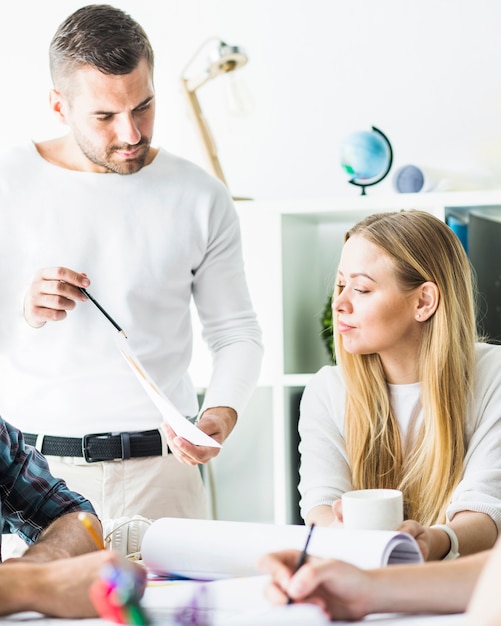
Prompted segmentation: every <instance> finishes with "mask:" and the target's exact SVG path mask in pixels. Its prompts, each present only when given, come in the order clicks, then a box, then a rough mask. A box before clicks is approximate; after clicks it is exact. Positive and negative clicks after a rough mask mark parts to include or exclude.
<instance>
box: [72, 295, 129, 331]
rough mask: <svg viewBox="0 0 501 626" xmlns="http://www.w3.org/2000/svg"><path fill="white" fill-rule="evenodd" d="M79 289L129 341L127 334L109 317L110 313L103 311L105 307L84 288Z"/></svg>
mask: <svg viewBox="0 0 501 626" xmlns="http://www.w3.org/2000/svg"><path fill="white" fill-rule="evenodd" d="M79 289H80V291H81V292H82V293H83V294H84V296H87V298H89V300H90V301H91V302H92V303H93V304H95V305H96V306H97V308H98V309H99V310H100V311H101V313H102V314H103V315H104V316H105V317H106V319H107V320H108V321H110V322H111V323H112V324H113V326H114V327H115V328H116V329H117V330H118V332H119V333H120V334H121V335H123V336H124V337H125V338H126V339H127V335H126V334H125V331H124V330H123V329H122V328H120V326H119V325H118V324H117V323H116V322H115V320H114V319H113V318H112V317H111V315H109V313H107V312H106V311H105V310H104V309H103V307H102V306H101V305H100V304H99V302H98V301H97V300H96V299H95V298H93V297H92V296H91V295H90V293H89V292H88V291H86V290H85V289H84V288H83V287H79Z"/></svg>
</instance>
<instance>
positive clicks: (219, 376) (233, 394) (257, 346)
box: [193, 190, 263, 414]
mask: <svg viewBox="0 0 501 626" xmlns="http://www.w3.org/2000/svg"><path fill="white" fill-rule="evenodd" d="M217 202H218V204H219V206H218V207H217V208H218V210H217V211H216V210H213V211H212V213H211V218H210V221H209V233H208V240H209V243H208V247H207V251H206V253H205V256H204V259H203V261H202V263H201V264H200V266H199V267H198V268H197V269H196V271H195V274H194V280H193V296H194V300H195V304H196V307H197V310H198V314H199V317H200V321H201V323H202V327H203V337H204V339H205V340H206V342H207V344H208V347H209V349H210V351H211V354H212V359H213V369H212V376H211V379H210V383H209V386H208V388H207V391H206V393H205V397H204V402H203V406H202V411H203V410H205V409H206V408H210V407H215V406H229V407H231V408H233V409H235V410H236V412H237V414H240V413H242V411H243V410H244V408H245V406H246V405H247V403H248V401H249V398H250V396H251V394H252V392H253V390H254V388H255V385H256V382H257V379H258V375H259V370H260V366H261V359H262V353H263V348H262V343H261V329H260V326H259V324H258V321H257V319H256V314H255V312H254V310H253V307H252V304H251V300H250V296H249V292H248V288H247V281H246V277H245V273H244V263H243V258H242V247H241V237H240V225H239V221H238V216H237V213H236V211H235V208H234V207H233V204H232V202H231V198H230V197H229V194H227V192H226V190H225V193H220V195H219V196H218V197H217Z"/></svg>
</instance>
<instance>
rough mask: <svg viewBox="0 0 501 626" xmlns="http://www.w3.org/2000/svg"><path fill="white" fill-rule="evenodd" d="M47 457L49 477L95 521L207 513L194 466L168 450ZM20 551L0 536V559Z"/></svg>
mask: <svg viewBox="0 0 501 626" xmlns="http://www.w3.org/2000/svg"><path fill="white" fill-rule="evenodd" d="M47 461H48V463H49V466H50V470H51V472H52V474H53V475H54V476H57V477H58V478H63V479H64V480H65V481H66V484H67V485H68V487H69V488H70V489H72V490H73V491H76V492H78V493H80V494H82V495H83V496H85V497H86V498H87V499H88V500H90V501H91V502H92V504H93V506H94V508H95V509H96V512H97V514H98V516H99V517H100V519H101V520H109V519H116V518H121V517H132V516H134V515H142V516H143V517H146V518H148V519H158V518H160V517H189V518H197V519H203V518H207V517H208V510H207V509H208V507H207V498H206V491H205V488H204V484H203V481H202V476H201V474H200V470H199V468H198V467H196V466H195V467H192V466H190V465H183V464H182V463H179V461H177V460H176V458H175V457H174V455H172V454H165V456H155V457H145V458H138V459H128V460H126V461H122V460H116V461H106V462H102V463H86V462H85V461H84V460H83V459H81V458H74V457H52V456H48V457H47ZM25 549H26V545H25V543H24V542H23V541H22V540H21V539H19V538H18V537H17V536H16V535H3V536H2V559H3V560H5V559H7V558H9V557H12V556H20V555H21V554H22V553H23V552H24V550H25Z"/></svg>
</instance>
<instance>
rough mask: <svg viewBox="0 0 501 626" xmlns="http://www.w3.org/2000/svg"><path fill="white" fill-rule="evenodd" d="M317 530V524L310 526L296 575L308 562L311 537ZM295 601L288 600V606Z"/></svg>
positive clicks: (297, 564)
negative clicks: (315, 529)
mask: <svg viewBox="0 0 501 626" xmlns="http://www.w3.org/2000/svg"><path fill="white" fill-rule="evenodd" d="M314 528H315V524H312V525H311V526H310V532H309V533H308V537H306V543H305V544H304V548H303V551H302V552H301V555H300V557H299V559H298V562H297V563H296V568H295V569H294V574H295V573H296V572H297V571H298V569H299V568H300V567H303V565H304V563H305V561H306V557H307V556H308V553H307V550H308V545H309V543H310V539H311V535H312V533H313V529H314ZM292 603H293V600H292V598H289V599H288V600H287V604H292Z"/></svg>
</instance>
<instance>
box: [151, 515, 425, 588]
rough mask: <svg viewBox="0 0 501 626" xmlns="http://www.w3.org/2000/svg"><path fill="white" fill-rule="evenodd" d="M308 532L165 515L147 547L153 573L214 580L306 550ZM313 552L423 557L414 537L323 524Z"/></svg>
mask: <svg viewBox="0 0 501 626" xmlns="http://www.w3.org/2000/svg"><path fill="white" fill-rule="evenodd" d="M307 534H308V528H307V527H306V526H302V525H299V524H297V525H294V524H286V525H279V524H264V523H258V522H233V521H224V520H195V519H181V518H173V517H164V518H161V519H157V520H155V521H154V522H153V523H152V524H151V525H150V526H149V527H148V529H147V530H146V532H145V534H144V537H143V541H142V545H141V551H142V557H143V561H144V564H145V565H146V567H147V568H148V569H149V570H150V571H151V572H155V573H158V574H174V575H181V576H185V577H187V578H194V579H201V580H214V579H223V578H231V577H241V576H253V575H256V574H258V573H259V572H258V570H257V567H256V564H257V561H258V559H259V557H260V556H261V555H263V554H265V553H267V552H274V551H277V550H284V549H287V548H295V549H298V550H302V549H303V547H304V543H305V540H306V537H307ZM308 554H312V555H316V556H322V557H326V558H336V559H341V560H343V561H348V562H349V563H353V564H354V565H357V566H358V567H362V568H367V569H369V568H374V567H382V566H384V565H388V564H396V563H420V562H422V556H421V552H420V550H419V546H418V544H417V543H416V541H415V539H414V538H413V537H411V536H410V535H408V534H406V533H399V532H396V531H386V530H368V531H364V530H347V529H344V528H325V527H317V528H315V530H314V532H313V534H312V537H311V541H310V543H309V547H308Z"/></svg>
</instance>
